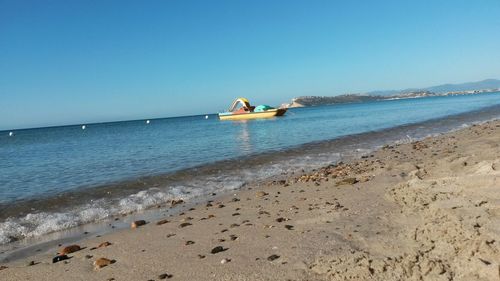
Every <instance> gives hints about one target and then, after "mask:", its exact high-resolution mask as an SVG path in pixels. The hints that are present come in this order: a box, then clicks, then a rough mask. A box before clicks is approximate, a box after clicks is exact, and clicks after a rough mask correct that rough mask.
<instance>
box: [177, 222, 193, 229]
mask: <svg viewBox="0 0 500 281" xmlns="http://www.w3.org/2000/svg"><path fill="white" fill-rule="evenodd" d="M190 225H192V224H191V223H189V222H184V223H181V224H179V228H184V227H186V226H190Z"/></svg>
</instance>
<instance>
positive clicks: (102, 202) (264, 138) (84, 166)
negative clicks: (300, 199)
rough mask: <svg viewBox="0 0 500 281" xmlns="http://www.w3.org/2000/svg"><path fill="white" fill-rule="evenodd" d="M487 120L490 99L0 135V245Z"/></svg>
mask: <svg viewBox="0 0 500 281" xmlns="http://www.w3.org/2000/svg"><path fill="white" fill-rule="evenodd" d="M467 112H469V113H467ZM464 113H466V114H464ZM498 117H500V93H493V94H478V95H468V96H453V97H432V98H420V99H406V100H392V101H382V102H370V103H358V104H342V105H333V106H322V107H311V108H299V109H292V110H290V111H289V112H288V113H287V115H286V116H285V117H283V118H276V119H269V120H254V121H248V122H228V121H226V122H222V121H219V120H217V118H216V116H215V115H211V116H209V119H207V120H206V119H205V117H204V116H193V117H181V118H168V119H154V120H151V122H150V124H146V122H145V120H141V121H129V122H116V123H104V124H87V125H86V129H85V130H82V128H81V126H80V125H78V126H66V127H53V128H41V129H30V130H20V131H15V132H14V133H15V134H14V136H12V137H9V136H8V132H0V160H1V161H0V244H2V243H8V242H9V241H12V240H14V239H19V238H24V237H33V236H39V235H43V234H47V233H50V232H53V231H56V230H62V229H67V228H71V227H74V226H77V225H80V224H83V223H88V222H94V221H99V220H102V219H105V218H109V217H111V216H113V215H117V214H126V213H131V212H135V211H138V210H144V209H147V208H149V207H152V206H156V205H159V204H162V203H165V202H167V201H168V200H170V199H172V198H179V197H180V198H183V199H186V200H187V199H190V198H195V197H198V198H199V197H203V196H206V195H207V194H210V193H212V192H221V191H225V190H226V191H227V190H233V189H237V188H240V187H241V186H243V185H244V184H246V183H248V182H252V181H256V180H262V179H265V178H268V177H271V176H278V175H281V174H283V173H286V172H290V171H300V170H302V169H313V168H316V167H319V166H322V165H326V164H330V163H334V162H336V161H338V160H340V159H343V158H346V157H350V156H356V155H360V154H363V153H366V152H367V151H370V150H371V149H374V148H375V147H377V146H379V145H382V144H384V143H387V142H392V141H397V140H400V141H406V140H410V139H412V138H421V137H425V136H427V135H431V134H436V133H440V132H444V131H449V130H453V129H456V128H459V127H460V126H462V125H463V124H470V123H471V122H477V121H483V120H488V119H494V118H498Z"/></svg>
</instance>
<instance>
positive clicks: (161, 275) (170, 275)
mask: <svg viewBox="0 0 500 281" xmlns="http://www.w3.org/2000/svg"><path fill="white" fill-rule="evenodd" d="M172 277H174V276H173V275H172V274H168V273H163V274H160V275H158V279H160V280H163V279H170V278H172Z"/></svg>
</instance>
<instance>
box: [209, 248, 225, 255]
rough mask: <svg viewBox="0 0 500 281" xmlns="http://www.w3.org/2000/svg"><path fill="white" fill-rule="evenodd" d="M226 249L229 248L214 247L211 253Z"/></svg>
mask: <svg viewBox="0 0 500 281" xmlns="http://www.w3.org/2000/svg"><path fill="white" fill-rule="evenodd" d="M225 250H227V249H224V247H222V246H217V247H215V248H213V249H212V251H210V253H212V254H217V253H220V252H224V251H225Z"/></svg>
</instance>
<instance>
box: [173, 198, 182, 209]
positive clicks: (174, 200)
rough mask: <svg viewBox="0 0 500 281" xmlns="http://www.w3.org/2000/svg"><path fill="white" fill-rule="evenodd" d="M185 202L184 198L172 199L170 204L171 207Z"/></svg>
mask: <svg viewBox="0 0 500 281" xmlns="http://www.w3.org/2000/svg"><path fill="white" fill-rule="evenodd" d="M182 203H184V200H182V199H177V200H176V199H172V201H170V206H171V207H175V206H176V205H179V204H182Z"/></svg>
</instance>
